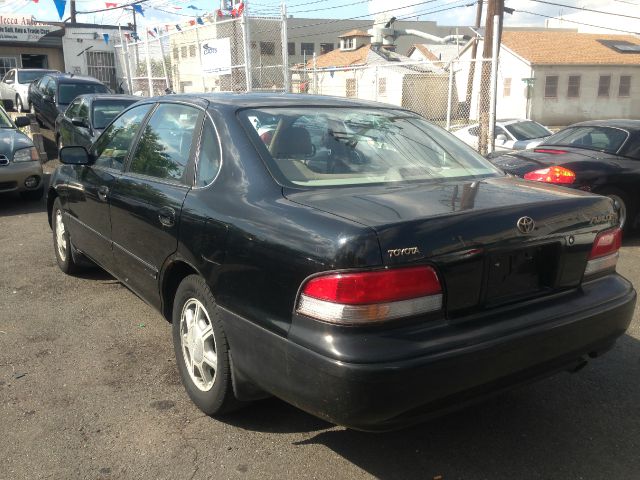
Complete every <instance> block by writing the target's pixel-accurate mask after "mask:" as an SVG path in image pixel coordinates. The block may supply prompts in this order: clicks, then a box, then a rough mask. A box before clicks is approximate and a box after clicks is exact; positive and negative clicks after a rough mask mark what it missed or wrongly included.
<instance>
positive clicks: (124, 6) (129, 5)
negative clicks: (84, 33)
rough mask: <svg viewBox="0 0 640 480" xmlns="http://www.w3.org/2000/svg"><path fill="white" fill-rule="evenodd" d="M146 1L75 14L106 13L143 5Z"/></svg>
mask: <svg viewBox="0 0 640 480" xmlns="http://www.w3.org/2000/svg"><path fill="white" fill-rule="evenodd" d="M146 1H148V0H136V1H135V2H131V3H127V4H125V5H118V6H117V7H109V8H100V9H98V10H85V11H84V12H76V13H77V14H82V15H84V14H86V13H98V12H106V11H107V10H117V9H119V8H127V7H131V6H133V5H138V4H139V3H144V2H146Z"/></svg>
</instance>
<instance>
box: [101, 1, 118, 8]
mask: <svg viewBox="0 0 640 480" xmlns="http://www.w3.org/2000/svg"><path fill="white" fill-rule="evenodd" d="M104 6H105V7H107V8H116V7H117V6H118V4H117V3H113V2H104Z"/></svg>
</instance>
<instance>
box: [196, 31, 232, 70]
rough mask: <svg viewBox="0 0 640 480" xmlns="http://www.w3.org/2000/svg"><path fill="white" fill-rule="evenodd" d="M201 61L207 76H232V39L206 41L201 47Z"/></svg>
mask: <svg viewBox="0 0 640 480" xmlns="http://www.w3.org/2000/svg"><path fill="white" fill-rule="evenodd" d="M200 59H201V63H202V73H204V74H205V75H230V74H231V39H230V38H229V37H227V38H218V39H215V40H205V41H204V42H202V44H201V45H200Z"/></svg>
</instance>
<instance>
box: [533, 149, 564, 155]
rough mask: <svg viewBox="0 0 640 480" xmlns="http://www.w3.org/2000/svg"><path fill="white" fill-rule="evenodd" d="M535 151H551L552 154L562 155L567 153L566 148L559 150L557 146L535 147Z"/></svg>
mask: <svg viewBox="0 0 640 480" xmlns="http://www.w3.org/2000/svg"><path fill="white" fill-rule="evenodd" d="M533 151H534V152H536V153H550V154H551V155H562V154H563V153H567V151H566V150H557V149H555V148H534V149H533Z"/></svg>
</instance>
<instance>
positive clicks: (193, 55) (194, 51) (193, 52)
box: [189, 45, 196, 57]
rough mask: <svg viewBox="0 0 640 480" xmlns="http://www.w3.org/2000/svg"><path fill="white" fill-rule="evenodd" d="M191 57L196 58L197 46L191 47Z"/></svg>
mask: <svg viewBox="0 0 640 480" xmlns="http://www.w3.org/2000/svg"><path fill="white" fill-rule="evenodd" d="M189 56H190V57H195V56H196V46H195V45H189Z"/></svg>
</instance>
